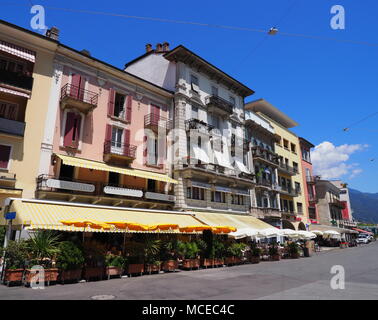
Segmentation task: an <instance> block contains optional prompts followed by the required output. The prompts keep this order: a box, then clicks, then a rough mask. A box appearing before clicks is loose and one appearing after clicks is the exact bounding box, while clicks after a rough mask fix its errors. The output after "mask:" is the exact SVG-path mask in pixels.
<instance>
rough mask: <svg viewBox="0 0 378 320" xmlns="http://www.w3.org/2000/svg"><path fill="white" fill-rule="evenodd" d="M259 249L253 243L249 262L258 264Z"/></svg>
mask: <svg viewBox="0 0 378 320" xmlns="http://www.w3.org/2000/svg"><path fill="white" fill-rule="evenodd" d="M260 256H261V249H260V248H259V247H258V246H257V245H256V244H255V243H254V244H253V245H252V247H251V258H250V262H251V263H253V264H256V263H260Z"/></svg>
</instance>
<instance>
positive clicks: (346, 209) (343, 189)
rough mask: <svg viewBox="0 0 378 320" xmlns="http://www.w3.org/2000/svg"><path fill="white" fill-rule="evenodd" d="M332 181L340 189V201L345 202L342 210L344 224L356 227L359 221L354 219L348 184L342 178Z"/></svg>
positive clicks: (348, 226)
mask: <svg viewBox="0 0 378 320" xmlns="http://www.w3.org/2000/svg"><path fill="white" fill-rule="evenodd" d="M331 183H332V184H334V185H335V186H336V187H338V188H339V189H340V201H341V203H342V204H343V208H342V211H341V213H342V218H343V222H342V225H343V226H344V227H345V228H352V227H356V226H357V223H356V222H355V221H354V219H353V210H352V206H351V202H350V197H349V189H348V184H347V183H345V182H343V181H341V180H334V181H331Z"/></svg>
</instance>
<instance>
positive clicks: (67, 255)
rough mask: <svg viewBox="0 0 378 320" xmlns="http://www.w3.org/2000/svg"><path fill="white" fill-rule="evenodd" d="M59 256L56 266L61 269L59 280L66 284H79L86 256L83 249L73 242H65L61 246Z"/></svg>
mask: <svg viewBox="0 0 378 320" xmlns="http://www.w3.org/2000/svg"><path fill="white" fill-rule="evenodd" d="M59 251H60V253H59V255H58V256H57V259H56V265H57V267H58V269H59V280H60V282H62V283H63V284H64V283H65V282H67V281H68V282H72V281H76V282H78V281H79V280H80V279H81V273H82V270H83V265H84V254H83V251H82V249H81V248H79V247H78V246H77V245H75V244H74V243H73V242H71V241H63V242H61V243H60V244H59Z"/></svg>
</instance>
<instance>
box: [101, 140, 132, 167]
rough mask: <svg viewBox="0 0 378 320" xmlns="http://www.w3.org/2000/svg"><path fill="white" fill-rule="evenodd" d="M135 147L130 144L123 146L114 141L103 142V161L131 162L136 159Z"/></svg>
mask: <svg viewBox="0 0 378 320" xmlns="http://www.w3.org/2000/svg"><path fill="white" fill-rule="evenodd" d="M136 149H137V147H136V146H133V145H131V144H123V143H118V142H115V141H105V144H104V160H105V162H108V161H111V160H123V161H127V162H132V161H133V160H135V158H136Z"/></svg>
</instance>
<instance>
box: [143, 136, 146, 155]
mask: <svg viewBox="0 0 378 320" xmlns="http://www.w3.org/2000/svg"><path fill="white" fill-rule="evenodd" d="M143 140H144V150H143V157H145V158H146V157H147V136H144V139H143Z"/></svg>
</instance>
